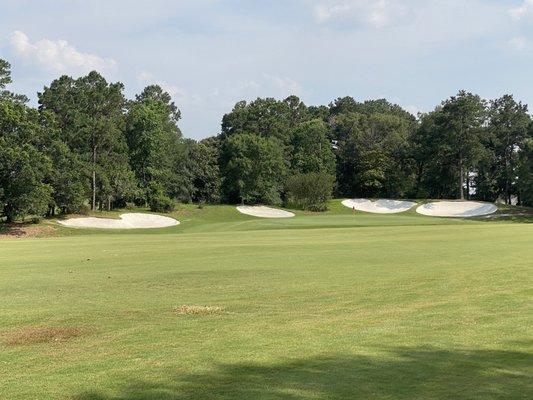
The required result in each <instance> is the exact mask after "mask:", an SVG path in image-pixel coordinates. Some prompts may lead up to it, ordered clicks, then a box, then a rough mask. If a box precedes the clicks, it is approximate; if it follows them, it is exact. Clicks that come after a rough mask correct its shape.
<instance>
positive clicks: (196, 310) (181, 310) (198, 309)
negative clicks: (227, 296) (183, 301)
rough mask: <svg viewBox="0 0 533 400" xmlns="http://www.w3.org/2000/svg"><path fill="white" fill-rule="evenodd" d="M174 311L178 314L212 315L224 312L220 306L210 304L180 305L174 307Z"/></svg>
mask: <svg viewBox="0 0 533 400" xmlns="http://www.w3.org/2000/svg"><path fill="white" fill-rule="evenodd" d="M175 311H176V313H177V314H179V315H212V314H224V313H225V311H224V309H223V308H222V307H210V306H181V307H178V308H176V309H175Z"/></svg>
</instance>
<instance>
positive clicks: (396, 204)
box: [342, 199, 416, 214]
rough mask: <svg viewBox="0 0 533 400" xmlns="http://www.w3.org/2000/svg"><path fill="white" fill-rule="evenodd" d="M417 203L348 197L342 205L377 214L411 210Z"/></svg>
mask: <svg viewBox="0 0 533 400" xmlns="http://www.w3.org/2000/svg"><path fill="white" fill-rule="evenodd" d="M415 204H416V203H413V202H412V201H405V200H388V199H379V200H376V201H372V200H368V199H348V200H344V201H343V202H342V205H344V206H346V207H349V208H352V209H353V208H355V209H356V210H359V211H365V212H369V213H376V214H394V213H400V212H404V211H407V210H409V209H410V208H411V207H413V206H414V205H415Z"/></svg>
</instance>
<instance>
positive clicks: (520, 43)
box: [508, 36, 529, 51]
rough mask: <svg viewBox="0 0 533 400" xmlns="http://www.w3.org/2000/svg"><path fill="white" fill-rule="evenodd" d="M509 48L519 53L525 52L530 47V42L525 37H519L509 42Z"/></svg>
mask: <svg viewBox="0 0 533 400" xmlns="http://www.w3.org/2000/svg"><path fill="white" fill-rule="evenodd" d="M508 44H509V46H511V47H512V48H513V49H515V50H517V51H524V50H526V49H527V48H528V47H529V43H528V40H527V39H526V38H525V37H523V36H517V37H514V38H512V39H511V40H509V41H508Z"/></svg>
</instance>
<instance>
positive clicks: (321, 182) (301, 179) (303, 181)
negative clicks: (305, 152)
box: [285, 172, 335, 211]
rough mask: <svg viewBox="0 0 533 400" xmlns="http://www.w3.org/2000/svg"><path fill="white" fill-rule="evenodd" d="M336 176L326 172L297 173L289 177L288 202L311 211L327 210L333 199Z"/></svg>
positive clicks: (287, 187)
mask: <svg viewBox="0 0 533 400" xmlns="http://www.w3.org/2000/svg"><path fill="white" fill-rule="evenodd" d="M334 183H335V177H334V176H332V175H330V174H328V173H326V172H309V173H305V174H296V175H292V176H290V177H289V178H287V182H286V183H285V191H286V197H287V204H288V205H289V206H293V207H296V208H301V209H303V210H310V211H325V210H327V208H328V201H329V200H330V199H331V194H332V192H333V185H334Z"/></svg>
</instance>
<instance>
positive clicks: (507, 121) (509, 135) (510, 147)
mask: <svg viewBox="0 0 533 400" xmlns="http://www.w3.org/2000/svg"><path fill="white" fill-rule="evenodd" d="M530 122H531V118H530V116H529V115H528V112H527V106H526V105H524V104H522V103H520V102H516V101H515V100H514V99H513V96H511V95H504V96H503V97H501V98H499V99H496V100H493V101H491V102H490V109H489V122H488V130H489V132H490V134H491V139H492V141H493V152H494V158H493V161H494V162H495V164H496V165H495V168H494V169H495V172H496V176H495V178H496V179H495V181H496V186H497V193H498V195H503V197H504V198H505V201H506V202H507V204H511V196H512V195H513V194H515V195H516V194H517V190H516V183H517V182H516V176H517V166H518V160H519V153H520V151H521V150H522V149H523V148H524V141H525V139H526V137H527V134H528V127H529V124H530ZM491 147H492V146H491Z"/></svg>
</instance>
